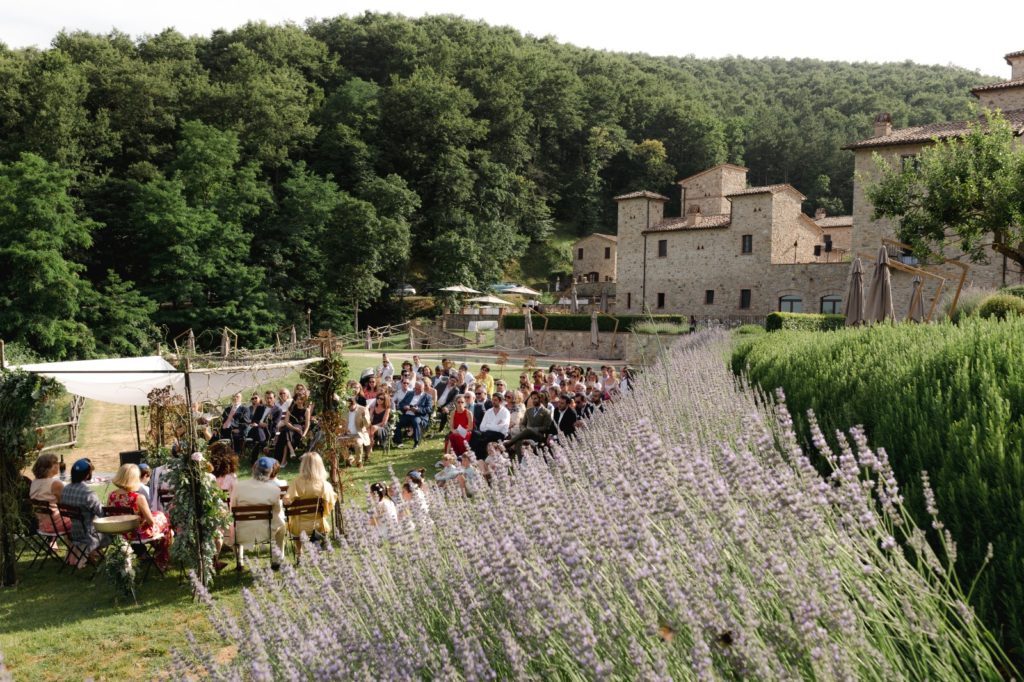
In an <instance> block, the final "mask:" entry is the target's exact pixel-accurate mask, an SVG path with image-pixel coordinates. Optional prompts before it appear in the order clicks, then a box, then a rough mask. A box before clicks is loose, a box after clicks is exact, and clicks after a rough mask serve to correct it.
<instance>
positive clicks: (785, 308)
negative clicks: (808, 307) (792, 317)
mask: <svg viewBox="0 0 1024 682" xmlns="http://www.w3.org/2000/svg"><path fill="white" fill-rule="evenodd" d="M803 311H804V300H803V299H802V298H800V297H799V296H782V297H780V298H779V312H780V313H802V312H803Z"/></svg>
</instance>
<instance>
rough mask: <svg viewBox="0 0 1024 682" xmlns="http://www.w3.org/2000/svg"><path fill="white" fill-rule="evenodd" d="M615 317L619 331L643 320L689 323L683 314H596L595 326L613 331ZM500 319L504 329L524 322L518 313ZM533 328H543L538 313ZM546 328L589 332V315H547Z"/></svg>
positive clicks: (629, 329)
mask: <svg viewBox="0 0 1024 682" xmlns="http://www.w3.org/2000/svg"><path fill="white" fill-rule="evenodd" d="M616 319H617V320H618V321H619V331H620V332H628V331H632V329H633V326H634V325H638V324H641V323H643V322H667V323H668V324H673V325H682V324H685V325H689V324H690V318H688V317H686V316H685V315H615V317H614V319H613V318H611V317H608V316H607V315H598V316H597V328H598V329H599V330H600V331H603V332H610V331H614V329H615V320H616ZM502 320H504V322H503V324H504V328H505V329H523V328H524V326H525V324H526V318H525V317H524V316H523V315H520V314H518V313H516V314H512V315H505V316H504V317H502ZM533 328H534V330H535V331H538V332H539V331H540V330H542V329H544V318H542V317H541V316H540V315H534V316H533ZM547 328H548V331H559V332H589V331H590V315H589V314H587V315H562V314H557V315H548V327H547Z"/></svg>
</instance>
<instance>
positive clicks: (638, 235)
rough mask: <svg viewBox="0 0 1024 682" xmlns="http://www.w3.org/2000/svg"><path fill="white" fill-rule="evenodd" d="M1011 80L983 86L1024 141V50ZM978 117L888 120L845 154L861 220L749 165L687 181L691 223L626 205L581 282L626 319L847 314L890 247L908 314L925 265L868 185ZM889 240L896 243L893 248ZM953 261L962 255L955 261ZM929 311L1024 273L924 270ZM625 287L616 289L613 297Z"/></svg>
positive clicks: (1002, 267) (646, 203) (1010, 59)
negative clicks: (850, 295) (763, 179)
mask: <svg viewBox="0 0 1024 682" xmlns="http://www.w3.org/2000/svg"><path fill="white" fill-rule="evenodd" d="M1006 61H1007V63H1009V64H1010V66H1011V69H1012V73H1011V79H1010V80H1009V81H1004V82H1001V83H996V84H993V85H987V86H981V87H978V88H975V89H974V90H973V91H972V93H973V94H974V95H975V97H977V98H978V100H979V103H980V105H981V106H982V107H984V108H999V109H1002V110H1003V113H1004V115H1005V116H1006V117H1007V119H1008V120H1009V121H1010V122H1011V124H1012V125H1013V126H1014V127H1015V129H1016V130H1017V132H1018V134H1021V133H1024V51H1021V52H1014V53H1011V54H1008V55H1006ZM967 123H968V122H967V121H956V122H947V123H938V124H931V125H926V126H917V127H913V128H905V129H901V130H893V128H892V123H891V117H890V116H889V115H888V114H879V115H878V117H876V119H875V128H874V135H873V136H872V137H870V138H868V139H866V140H861V141H859V142H854V143H852V144H850V145H848V146H846V147H844V149H848V150H851V151H853V153H854V168H855V171H856V176H855V182H854V193H853V215H852V216H825V215H824V214H823V213H821V212H819V214H818V215H816V216H815V217H814V218H811V217H809V216H807V215H806V214H804V213H803V211H802V210H801V204H802V202H803V201H804V199H805V197H804V196H803V195H802V194H801V193H800V192H799V191H798V190H797V189H796V188H794V187H792V186H790V185H787V184H780V185H768V186H763V187H748V186H747V169H746V168H743V167H741V166H736V165H732V164H721V165H718V166H715V167H714V168H710V169H707V170H705V171H703V172H701V173H698V174H696V175H693V176H691V177H688V178H685V179H683V180H681V181H679V183H678V184H679V186H680V190H681V193H682V197H681V198H682V201H681V205H682V213H683V215H682V216H681V217H666V216H665V215H664V206H665V203H666V202H667V201H669V199H668V197H665V196H662V195H660V194H656V193H654V192H649V191H637V192H632V193H629V194H624V195H621V196H618V197H615V201H616V203H617V205H618V230H617V234H616V235H607V234H592V235H589V236H587V237H584V238H583V239H581V240H579V241H578V242H576V244H575V245H574V249H573V257H574V269H573V275H574V278H575V279H576V281H577V282H580V283H581V284H579V285H578V289H579V291H580V294H581V295H584V296H587V295H600V293H601V290H605V291H608V292H609V293H614V301H615V303H614V311H615V312H620V313H640V312H641V311H644V310H648V311H650V312H652V313H677V314H679V313H681V314H685V315H696V316H697V317H699V318H731V319H743V318H747V317H749V318H751V319H757V318H761V317H763V316H764V315H766V314H768V313H769V312H773V311H776V310H783V311H792V312H837V313H841V312H843V311H844V304H845V301H844V299H845V297H846V292H847V289H848V286H849V281H848V278H849V272H850V261H851V260H852V259H853V258H854V257H857V256H859V257H860V258H861V259H862V261H863V263H864V266H865V280H866V281H868V280H870V277H871V272H872V269H873V263H874V259H875V257H876V254H877V252H878V250H879V247H880V246H881V245H883V244H885V245H886V248H887V249H888V250H889V254H890V257H891V258H893V259H894V260H896V261H897V262H898V263H901V264H903V265H905V266H908V268H907V269H905V270H895V271H894V272H893V277H892V282H893V297H894V299H895V307H896V314H897V317H900V318H902V317H903V316H904V314H905V313H906V311H907V307H908V305H909V299H910V294H911V291H912V283H911V280H912V278H913V276H914V275H915V274H921V273H915V272H912V270H913V269H915V268H916V266H917V265H918V263H917V262H916V261H915V260H914V259H913V258H912V257H911V256H909V255H908V254H906V253H904V252H903V250H902V249H900V248H899V247H898V246H896V245H895V244H894V243H893V242H892V241H891V240H894V239H895V236H894V235H895V230H894V228H893V226H892V225H891V224H890V223H889V221H887V220H872V216H871V214H872V206H871V204H870V202H869V201H868V199H867V196H866V192H865V188H866V187H867V186H868V185H870V184H871V183H873V182H874V181H875V180H876V179H877V177H878V170H877V168H876V166H875V164H874V160H873V155H874V154H875V153H877V154H879V155H880V156H881V157H882V158H884V159H886V160H888V161H889V162H890V163H893V164H895V163H907V162H908V159H912V157H913V156H914V155H916V154H917V153H918V152H920V150H921V149H922V148H923V147H924V146H925V145H928V144H930V143H931V142H932V140H934V139H942V138H948V137H956V136H958V135H961V134H963V133H964V132H966V130H967ZM883 240H890V242H889V243H886V242H884V241H883ZM947 256H948V257H949V258H950V259H951V260H956V259H957V258H958V257H959V256H960V254H958V253H949V254H947ZM923 269H924V270H925V271H926V273H924V296H925V310H926V311H928V310H929V309H930V308H931V306H932V301H933V300H936V299H941V298H942V297H943V296H944V295H946V294H947V293H948V292H951V291H955V290H956V288H957V286H958V285H959V283H960V281H961V278H963V281H964V284H965V285H974V286H981V287H990V288H993V287H998V286H1004V285H1007V284H1015V283H1021V282H1024V273H1022V271H1021V269H1020V267H1019V266H1018V265H1017V264H1015V263H1013V262H1012V261H1008V260H1007V259H1006V258H1005V257H1004V256H1001V255H999V254H996V253H995V252H993V253H992V257H991V258H989V262H988V263H966V267H964V265H961V264H958V263H954V264H944V265H932V266H928V267H927V268H923ZM612 290H613V291H612Z"/></svg>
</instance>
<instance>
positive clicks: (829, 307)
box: [821, 294, 843, 315]
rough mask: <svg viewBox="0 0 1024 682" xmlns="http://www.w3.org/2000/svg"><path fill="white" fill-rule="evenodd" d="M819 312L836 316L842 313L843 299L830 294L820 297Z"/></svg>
mask: <svg viewBox="0 0 1024 682" xmlns="http://www.w3.org/2000/svg"><path fill="white" fill-rule="evenodd" d="M821 312H823V313H832V314H834V315H838V314H840V313H842V312H843V297H842V296H836V295H835V294H830V295H829V296H822V297H821Z"/></svg>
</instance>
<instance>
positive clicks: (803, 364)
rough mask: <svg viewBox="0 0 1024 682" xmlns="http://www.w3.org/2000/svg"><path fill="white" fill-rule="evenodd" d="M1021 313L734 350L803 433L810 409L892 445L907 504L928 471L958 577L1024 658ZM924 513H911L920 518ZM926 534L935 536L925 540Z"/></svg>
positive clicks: (775, 339)
mask: <svg viewBox="0 0 1024 682" xmlns="http://www.w3.org/2000/svg"><path fill="white" fill-rule="evenodd" d="M1021 357H1024V317H1011V318H1009V319H1008V320H1007V321H1006V322H995V321H989V320H982V319H979V318H978V317H965V318H963V319H962V320H961V322H960V324H958V325H951V324H941V325H877V326H874V327H868V328H857V329H852V328H851V329H844V330H841V331H838V332H836V333H833V334H809V333H802V332H780V333H776V334H769V335H767V336H765V337H762V338H760V339H756V340H754V341H753V342H752V343H751V342H747V343H744V344H740V345H739V346H738V347H737V348H736V349H735V350H734V352H733V356H732V366H733V369H734V371H741V370H742V371H745V372H746V374H747V377H748V379H749V380H750V382H751V383H753V384H757V385H759V386H760V387H761V388H762V389H764V390H766V391H773V390H775V389H776V388H778V387H781V388H782V389H783V390H784V391H785V395H786V399H787V402H788V403H789V406H790V408H791V409H792V411H793V414H794V419H795V421H796V422H797V424H798V427H799V430H800V432H801V433H802V435H803V436H804V437H806V438H809V435H808V430H807V420H806V418H804V417H803V415H804V414H806V411H807V410H809V409H812V410H814V411H815V413H816V414H817V415H818V418H819V419H820V421H821V426H822V429H823V431H824V432H825V433H827V434H834V433H835V431H836V429H845V428H846V426H847V425H848V424H863V425H864V427H865V428H866V430H867V432H868V435H869V436H870V437H871V439H872V441H873V442H874V443H875V444H876V445H878V446H882V447H885V449H886V450H887V451H888V452H889V454H890V456H891V458H892V462H893V466H894V467H895V469H896V475H897V476H898V477H899V478H900V480H901V481H903V484H904V485H905V486H906V488H905V491H904V492H905V494H906V496H907V499H908V501H909V502H910V506H911V507H913V508H920V505H921V503H922V502H923V500H924V494H923V492H922V485H921V484H920V482H919V478H918V477H919V475H920V473H921V472H922V471H927V472H928V474H929V475H930V477H931V481H932V483H933V485H934V488H935V494H936V497H937V498H938V502H939V507H940V508H941V509H942V511H943V515H944V516H945V519H944V521H945V522H946V526H947V527H948V528H949V530H950V531H951V532H952V533H953V535H954V536H955V537H956V538H957V540H958V541H959V559H958V564H957V569H958V570H957V572H958V574H959V576H960V579H961V584H964V585H970V584H971V582H972V581H973V580H974V579H975V577H976V576H977V575H978V573H979V571H980V570H981V569H982V567H983V566H984V565H985V557H986V554H987V552H988V543H989V542H991V543H993V545H994V549H995V558H994V560H993V565H992V566H990V567H988V568H987V569H986V570H985V572H983V573H981V575H980V577H978V585H977V587H976V588H975V590H974V593H973V597H972V602H973V605H974V606H975V607H976V608H977V610H978V612H979V614H980V615H981V616H982V618H983V619H985V620H986V621H987V623H988V624H989V626H990V627H992V628H993V629H994V630H995V631H997V632H1000V631H1001V632H1002V635H1003V641H1004V643H1005V644H1006V645H1007V646H1008V647H1009V648H1010V650H1011V651H1012V652H1013V653H1014V655H1015V657H1016V658H1017V660H1018V661H1020V660H1021V659H1022V658H1024V363H1021V362H1020V358H1021ZM920 520H923V519H922V518H921V517H919V521H920ZM933 539H934V538H933Z"/></svg>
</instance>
